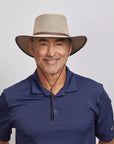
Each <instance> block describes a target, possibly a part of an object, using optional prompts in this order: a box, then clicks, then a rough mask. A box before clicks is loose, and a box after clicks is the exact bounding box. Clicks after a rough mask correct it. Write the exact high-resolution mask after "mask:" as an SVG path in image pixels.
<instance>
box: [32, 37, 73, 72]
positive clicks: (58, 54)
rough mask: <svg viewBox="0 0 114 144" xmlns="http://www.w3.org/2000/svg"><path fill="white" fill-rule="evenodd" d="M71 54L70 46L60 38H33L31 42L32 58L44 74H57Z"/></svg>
mask: <svg viewBox="0 0 114 144" xmlns="http://www.w3.org/2000/svg"><path fill="white" fill-rule="evenodd" d="M70 53H71V44H70V43H68V41H66V40H65V39H62V38H61V39H60V38H35V39H34V41H33V56H34V58H35V61H36V64H37V66H39V67H40V68H41V69H42V70H43V72H44V73H47V74H55V73H57V72H58V71H59V70H60V69H61V68H62V67H63V66H64V65H65V64H66V61H67V58H68V56H69V55H70Z"/></svg>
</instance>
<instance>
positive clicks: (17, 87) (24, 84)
mask: <svg viewBox="0 0 114 144" xmlns="http://www.w3.org/2000/svg"><path fill="white" fill-rule="evenodd" d="M31 77H32V75H30V76H28V77H27V78H25V79H23V80H21V81H19V82H17V83H15V84H14V85H12V86H9V87H8V88H6V89H4V91H3V92H4V93H5V94H7V93H8V94H12V93H13V94H14V93H18V92H21V91H26V90H27V89H28V88H29V87H30V85H31Z"/></svg>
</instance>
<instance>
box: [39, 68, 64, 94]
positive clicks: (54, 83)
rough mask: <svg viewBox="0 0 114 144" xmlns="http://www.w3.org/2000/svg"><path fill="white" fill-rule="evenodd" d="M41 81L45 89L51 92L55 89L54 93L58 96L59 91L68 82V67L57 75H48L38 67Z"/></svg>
mask: <svg viewBox="0 0 114 144" xmlns="http://www.w3.org/2000/svg"><path fill="white" fill-rule="evenodd" d="M37 72H38V75H39V79H40V81H41V83H42V85H43V87H44V88H46V89H47V90H49V91H50V89H51V88H52V89H53V93H54V94H57V93H58V91H59V90H60V89H61V88H62V87H63V86H64V84H65V80H66V66H64V67H62V68H61V69H60V70H59V71H58V72H57V73H55V74H47V73H45V72H44V71H43V70H41V68H39V67H37Z"/></svg>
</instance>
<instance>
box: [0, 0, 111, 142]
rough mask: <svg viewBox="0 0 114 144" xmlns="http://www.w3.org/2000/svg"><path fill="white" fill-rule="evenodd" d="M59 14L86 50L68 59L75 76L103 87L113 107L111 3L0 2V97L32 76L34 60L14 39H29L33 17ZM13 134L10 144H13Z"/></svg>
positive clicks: (73, 0)
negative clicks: (82, 40)
mask: <svg viewBox="0 0 114 144" xmlns="http://www.w3.org/2000/svg"><path fill="white" fill-rule="evenodd" d="M42 13H60V14H64V15H65V16H66V17H67V21H68V26H69V31H70V34H71V35H72V36H76V35H77V36H78V35H86V36H87V37H88V42H87V44H86V46H85V47H84V48H83V49H81V50H80V51H79V52H78V53H76V54H75V55H73V56H71V57H69V60H68V63H67V65H68V66H69V68H70V69H71V70H72V71H74V72H75V73H77V74H80V75H83V76H86V77H90V78H92V79H94V80H96V81H98V82H100V83H103V84H104V88H105V89H106V91H107V93H108V94H109V96H110V98H111V99H112V105H113V106H114V40H113V39H114V0H69V1H67V0H18V1H17V0H10V1H7V0H4V1H2V2H0V93H1V92H2V91H3V89H5V88H7V87H9V86H11V85H13V84H15V83H17V82H19V81H20V80H22V79H24V78H26V77H27V76H29V75H30V74H32V73H33V72H34V70H35V68H36V65H35V62H34V59H32V58H31V57H29V56H27V55H25V54H24V53H23V52H22V51H21V50H20V49H19V48H18V46H17V45H16V43H15V37H16V36H17V35H20V34H26V35H27V34H28V35H31V34H32V33H33V26H34V20H35V17H36V16H37V15H39V14H42ZM14 135H15V131H14V130H13V134H12V138H11V144H14V143H15V142H14V141H15V140H14V139H15V138H14Z"/></svg>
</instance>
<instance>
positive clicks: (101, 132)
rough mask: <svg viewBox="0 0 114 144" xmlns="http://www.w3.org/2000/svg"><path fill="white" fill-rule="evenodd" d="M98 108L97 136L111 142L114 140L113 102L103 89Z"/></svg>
mask: <svg viewBox="0 0 114 144" xmlns="http://www.w3.org/2000/svg"><path fill="white" fill-rule="evenodd" d="M97 108H98V115H97V118H96V129H95V132H96V136H97V138H98V139H99V140H101V141H104V142H109V141H111V140H112V139H113V138H114V120H113V110H112V105H111V100H110V98H109V97H108V95H107V93H106V91H105V90H104V88H103V87H102V93H101V94H100V96H99V99H98V103H97Z"/></svg>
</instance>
